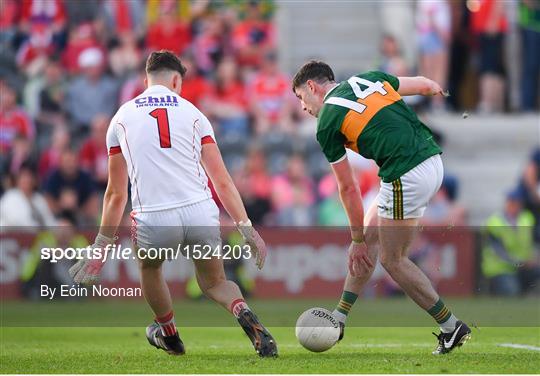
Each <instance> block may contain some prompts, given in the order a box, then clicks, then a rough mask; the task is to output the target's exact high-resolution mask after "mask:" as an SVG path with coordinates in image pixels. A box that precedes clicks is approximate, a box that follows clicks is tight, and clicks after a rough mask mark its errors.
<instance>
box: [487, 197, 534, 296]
mask: <svg viewBox="0 0 540 376" xmlns="http://www.w3.org/2000/svg"><path fill="white" fill-rule="evenodd" d="M523 199H524V197H523V194H522V192H521V191H520V190H514V191H512V192H510V193H509V194H508V195H507V197H506V203H505V206H504V210H503V213H501V214H494V215H492V216H491V217H490V218H489V219H488V221H487V227H486V234H485V244H484V248H483V250H482V272H483V274H484V276H485V277H486V278H488V279H489V282H490V289H491V292H492V293H494V294H496V295H506V296H511V295H517V294H520V293H525V292H527V291H528V290H529V289H530V288H531V287H533V286H534V282H536V281H538V279H540V267H539V266H538V260H537V257H538V255H537V254H536V252H535V249H534V243H533V238H532V232H531V228H532V226H533V225H534V217H533V215H532V214H531V213H530V212H529V211H527V210H523V206H522V202H523Z"/></svg>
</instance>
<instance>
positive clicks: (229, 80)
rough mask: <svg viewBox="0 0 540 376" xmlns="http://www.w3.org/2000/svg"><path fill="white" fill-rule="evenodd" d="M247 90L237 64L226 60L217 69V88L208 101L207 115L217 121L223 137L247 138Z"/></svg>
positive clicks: (229, 59) (228, 58) (232, 60)
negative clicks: (234, 135)
mask: <svg viewBox="0 0 540 376" xmlns="http://www.w3.org/2000/svg"><path fill="white" fill-rule="evenodd" d="M247 108H248V104H247V95H246V88H245V86H244V83H243V82H242V80H241V77H240V72H239V70H238V66H237V65H236V62H235V61H234V59H232V58H231V57H226V58H224V59H223V60H222V61H221V62H220V63H219V65H218V67H217V72H216V86H215V90H213V92H212V93H211V95H210V96H209V99H208V106H207V113H208V114H209V115H210V116H212V117H213V118H215V119H216V120H217V124H218V127H219V128H218V129H219V133H220V134H221V135H227V134H236V135H240V136H242V137H246V136H247V135H248V132H249V129H248V127H249V122H248V121H249V119H248V116H249V114H248V111H247Z"/></svg>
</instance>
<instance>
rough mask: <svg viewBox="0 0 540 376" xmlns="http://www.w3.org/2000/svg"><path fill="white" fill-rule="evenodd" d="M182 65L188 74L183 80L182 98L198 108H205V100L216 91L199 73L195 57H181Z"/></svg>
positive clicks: (187, 55) (188, 55) (186, 55)
mask: <svg viewBox="0 0 540 376" xmlns="http://www.w3.org/2000/svg"><path fill="white" fill-rule="evenodd" d="M181 60H182V65H183V66H184V67H185V68H186V74H185V76H184V79H183V80H182V92H181V93H180V94H181V96H182V98H184V99H186V100H188V101H190V102H191V103H193V104H194V105H195V106H196V107H199V108H204V109H206V107H205V106H204V103H203V102H204V99H205V98H207V97H208V95H209V94H210V93H211V92H212V91H213V90H214V89H213V87H212V85H211V83H210V82H209V81H207V80H206V79H205V78H204V77H203V76H202V75H201V74H200V73H199V71H198V69H197V66H196V65H195V61H194V60H193V56H192V55H190V54H185V55H183V56H182V57H181Z"/></svg>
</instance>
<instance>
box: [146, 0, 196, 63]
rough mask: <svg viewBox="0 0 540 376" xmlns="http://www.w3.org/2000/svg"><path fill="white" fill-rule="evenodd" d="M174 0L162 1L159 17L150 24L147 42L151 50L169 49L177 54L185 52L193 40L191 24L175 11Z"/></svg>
mask: <svg viewBox="0 0 540 376" xmlns="http://www.w3.org/2000/svg"><path fill="white" fill-rule="evenodd" d="M174 5H175V4H174V3H173V2H162V3H161V7H160V10H159V12H160V15H159V17H158V19H157V20H156V21H155V22H154V23H153V24H151V25H150V27H149V29H148V35H147V37H146V44H147V47H148V49H149V50H151V51H154V50H157V51H159V50H169V51H172V52H174V53H175V54H177V55H181V54H183V53H184V52H185V50H186V48H187V47H188V46H189V44H190V42H191V32H190V30H189V25H187V24H186V23H185V22H183V21H181V20H180V19H179V18H178V16H177V14H176V13H175V12H174Z"/></svg>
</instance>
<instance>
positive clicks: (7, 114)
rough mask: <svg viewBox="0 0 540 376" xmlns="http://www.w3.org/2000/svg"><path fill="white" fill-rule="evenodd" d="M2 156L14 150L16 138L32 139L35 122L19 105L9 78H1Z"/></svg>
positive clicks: (0, 147) (0, 142) (0, 123)
mask: <svg viewBox="0 0 540 376" xmlns="http://www.w3.org/2000/svg"><path fill="white" fill-rule="evenodd" d="M0 93H1V95H0V156H2V158H6V157H7V156H8V154H9V153H10V152H11V151H12V148H13V143H14V140H15V138H17V137H20V138H23V139H27V140H29V141H32V140H33V138H34V133H35V131H34V124H33V123H32V120H31V119H30V117H29V116H28V115H27V114H26V111H25V110H24V109H23V108H21V107H18V106H17V93H16V91H15V87H14V86H13V84H12V83H11V82H8V81H7V80H0Z"/></svg>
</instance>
